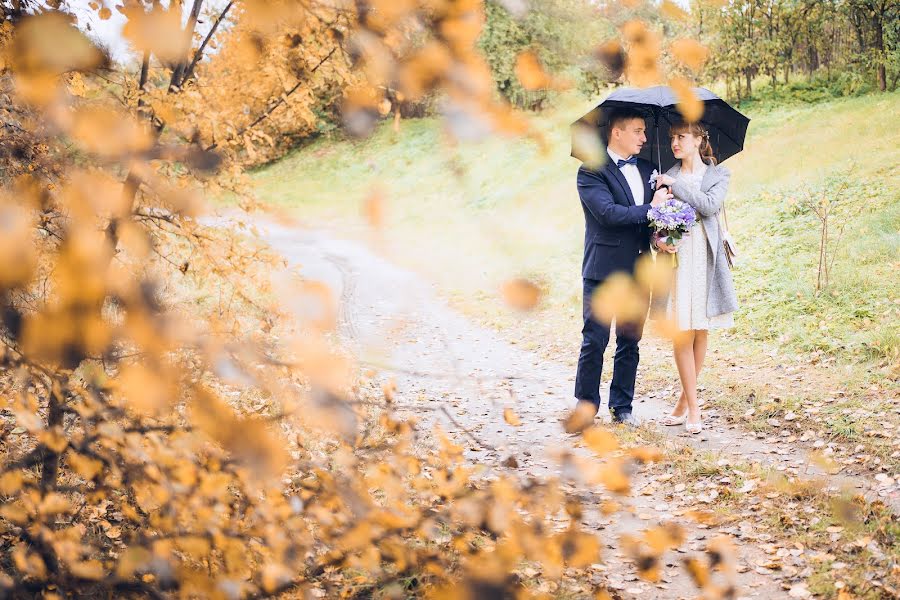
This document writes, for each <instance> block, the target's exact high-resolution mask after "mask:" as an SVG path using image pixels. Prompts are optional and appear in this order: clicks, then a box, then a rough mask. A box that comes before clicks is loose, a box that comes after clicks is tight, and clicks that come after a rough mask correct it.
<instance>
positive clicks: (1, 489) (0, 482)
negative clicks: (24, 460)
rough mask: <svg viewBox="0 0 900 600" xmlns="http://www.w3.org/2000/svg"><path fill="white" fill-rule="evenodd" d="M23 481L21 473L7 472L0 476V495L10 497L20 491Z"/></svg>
mask: <svg viewBox="0 0 900 600" xmlns="http://www.w3.org/2000/svg"><path fill="white" fill-rule="evenodd" d="M24 481H25V477H24V476H23V475H22V472H21V471H7V472H6V473H4V474H3V475H0V495H3V496H12V495H13V494H15V493H16V492H18V491H19V490H20V489H22V483H23V482H24Z"/></svg>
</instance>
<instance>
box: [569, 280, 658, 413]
mask: <svg viewBox="0 0 900 600" xmlns="http://www.w3.org/2000/svg"><path fill="white" fill-rule="evenodd" d="M602 283H603V282H602V281H598V280H596V279H585V280H584V294H583V296H582V315H583V317H584V328H583V329H582V330H581V334H582V341H581V355H580V356H579V357H578V372H577V374H576V376H575V397H576V398H578V399H579V400H589V401H591V402H593V403H594V404H595V405H596V406H600V375H601V374H602V372H603V353H604V352H605V351H606V346H607V345H608V344H609V337H610V328H609V327H607V326H606V325H604V324H603V323H601V322H600V321H598V320H595V319H594V317H593V315H592V314H591V297H592V296H593V295H594V290H596V289H597V288H598V287H599V286H600V284H602ZM643 331H644V319H641V320H640V322H638V323H616V357H615V361H614V363H613V377H612V385H611V386H610V388H609V410H610V411H611V412H612V413H613V414H614V415H616V416H620V415H623V414H625V413H630V412H631V403H632V401H633V400H634V380H635V378H636V377H637V367H638V361H639V360H640V354H639V353H638V342H640V341H641V336H642V335H643Z"/></svg>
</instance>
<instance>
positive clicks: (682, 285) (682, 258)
mask: <svg viewBox="0 0 900 600" xmlns="http://www.w3.org/2000/svg"><path fill="white" fill-rule="evenodd" d="M706 169H707V167H706V165H703V166H702V167H701V168H700V169H698V170H696V171H694V172H693V173H687V174H686V173H684V172H681V173H679V174H678V179H679V180H681V181H682V182H684V183H686V184H687V185H689V186H691V187H694V188H697V189H699V188H700V182H701V181H702V180H703V174H704V173H706ZM707 252H709V242H707V240H706V231H705V230H704V229H703V223H702V222H699V221H698V223H697V225H695V226H694V227H693V228H691V231H690V232H689V233H687V234H685V236H684V237H683V238H682V240H681V244H680V245H679V246H678V267H677V268H676V270H675V282H674V285H673V288H672V293H671V294H670V295H669V304H668V307H667V311H666V313H667V316H668V318H669V319H670V320H671V321H673V322H674V323H676V325H677V326H678V329H680V330H682V331H688V330H691V329H719V328H726V327H731V326H733V325H734V313H727V314H724V315H718V316H715V317H712V318H710V317H708V316H707V314H706V299H707V295H708V288H707V286H708V283H707V278H706V271H707V263H706V260H707V258H706V256H707Z"/></svg>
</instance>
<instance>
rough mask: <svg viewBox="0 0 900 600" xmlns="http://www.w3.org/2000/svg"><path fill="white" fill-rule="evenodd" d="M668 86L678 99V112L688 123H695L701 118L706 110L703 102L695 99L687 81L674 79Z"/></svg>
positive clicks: (678, 78)
mask: <svg viewBox="0 0 900 600" xmlns="http://www.w3.org/2000/svg"><path fill="white" fill-rule="evenodd" d="M669 85H670V86H671V87H672V90H673V91H674V92H675V97H676V98H677V99H678V105H677V107H678V112H680V113H681V116H682V117H684V120H685V121H687V122H688V123H696V122H697V121H699V120H700V119H701V118H702V117H703V111H704V109H705V108H706V107H705V105H704V104H703V102H702V101H701V100H700V99H699V98H697V95H696V94H695V93H694V90H693V88H692V86H691V83H690V82H689V81H688V80H687V79H683V78H681V77H676V78H674V79H671V80H670V81H669Z"/></svg>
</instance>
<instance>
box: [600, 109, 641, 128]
mask: <svg viewBox="0 0 900 600" xmlns="http://www.w3.org/2000/svg"><path fill="white" fill-rule="evenodd" d="M646 118H647V115H645V114H644V113H643V112H641V111H640V110H638V109H636V108H630V107H627V106H625V107H621V108H614V109H612V110H611V111H609V129H610V130H612V128H613V127H619V128H621V126H622V124H623V123H624V122H625V121H630V120H632V119H646Z"/></svg>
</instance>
